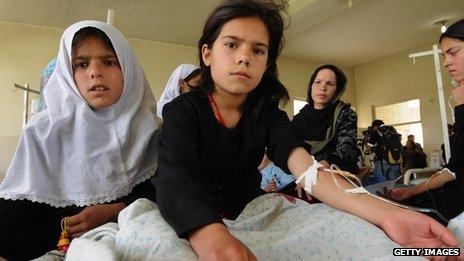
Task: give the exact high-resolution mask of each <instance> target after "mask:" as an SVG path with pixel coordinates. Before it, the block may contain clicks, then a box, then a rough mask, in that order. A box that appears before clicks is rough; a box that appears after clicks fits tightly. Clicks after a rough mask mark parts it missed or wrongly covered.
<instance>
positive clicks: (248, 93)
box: [198, 0, 289, 112]
mask: <svg viewBox="0 0 464 261" xmlns="http://www.w3.org/2000/svg"><path fill="white" fill-rule="evenodd" d="M286 6H287V3H286V2H285V1H281V2H279V3H277V1H260V2H259V3H258V2H257V1H250V0H237V1H225V2H223V3H222V4H221V5H219V6H218V7H217V8H216V9H215V10H214V11H213V12H212V13H211V14H210V16H209V17H208V19H207V20H206V23H205V26H204V28H203V34H202V36H201V38H200V40H199V42H198V50H199V58H200V68H201V71H202V75H203V80H202V83H201V84H200V87H201V88H202V89H203V90H205V91H206V92H207V93H210V94H214V93H215V92H218V91H219V92H221V93H228V94H231V95H234V96H236V97H241V98H246V102H245V103H246V104H250V105H252V106H253V107H254V109H255V110H254V112H258V110H256V109H259V108H260V107H261V106H262V104H264V103H265V102H268V101H271V102H277V103H278V102H280V101H281V100H284V101H286V100H288V98H289V96H288V92H287V90H286V89H285V87H284V85H283V84H282V83H281V82H280V80H279V79H278V73H277V57H278V56H279V54H280V51H281V49H282V41H283V29H284V21H283V19H282V16H281V15H280V12H281V11H284V10H285V8H286Z"/></svg>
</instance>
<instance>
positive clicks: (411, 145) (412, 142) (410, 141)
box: [406, 136, 416, 150]
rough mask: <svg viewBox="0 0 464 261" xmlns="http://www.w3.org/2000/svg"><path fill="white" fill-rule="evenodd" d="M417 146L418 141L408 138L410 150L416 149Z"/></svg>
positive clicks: (407, 142)
mask: <svg viewBox="0 0 464 261" xmlns="http://www.w3.org/2000/svg"><path fill="white" fill-rule="evenodd" d="M408 138H409V136H408ZM415 147H416V143H415V142H414V140H410V139H408V140H407V141H406V148H407V149H408V150H414V149H415Z"/></svg>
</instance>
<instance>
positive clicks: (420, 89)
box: [354, 43, 452, 158]
mask: <svg viewBox="0 0 464 261" xmlns="http://www.w3.org/2000/svg"><path fill="white" fill-rule="evenodd" d="M433 44H434V43H431V44H430V45H427V46H424V47H421V48H418V49H415V50H411V51H408V52H403V53H400V54H397V55H394V56H391V57H388V58H385V59H381V60H379V61H376V62H373V63H369V64H366V65H364V66H360V67H357V68H355V69H354V75H355V79H356V100H357V105H358V110H357V112H358V117H359V121H358V127H367V126H369V125H370V124H371V122H372V120H373V115H372V106H373V105H383V104H387V103H395V102H400V101H404V100H406V99H416V98H418V99H420V101H421V117H422V128H423V133H424V149H425V151H426V152H427V153H428V154H429V153H430V152H432V151H433V150H435V149H438V150H440V145H441V144H442V143H443V139H442V130H441V118H440V110H439V103H438V91H437V84H436V78H435V65H434V61H433V57H432V56H427V57H421V58H417V59H416V63H415V64H414V63H413V60H412V59H409V58H408V55H409V54H410V53H416V52H422V51H428V50H431V49H432V45H433ZM442 76H443V83H444V85H445V100H446V102H447V101H448V97H449V93H450V90H451V88H452V87H451V84H450V78H449V77H448V76H447V75H446V72H442ZM446 108H447V110H448V119H449V122H451V119H450V110H449V109H448V106H446ZM429 158H430V157H429Z"/></svg>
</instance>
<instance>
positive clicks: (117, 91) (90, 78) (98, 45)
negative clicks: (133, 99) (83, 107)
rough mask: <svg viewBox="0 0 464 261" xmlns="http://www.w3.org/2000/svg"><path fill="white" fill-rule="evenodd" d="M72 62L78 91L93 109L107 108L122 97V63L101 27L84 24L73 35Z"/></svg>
mask: <svg viewBox="0 0 464 261" xmlns="http://www.w3.org/2000/svg"><path fill="white" fill-rule="evenodd" d="M71 63H72V71H73V74H74V80H75V82H76V85H77V88H78V90H79V93H80V94H81V96H82V98H84V99H85V101H86V102H87V104H88V105H89V106H90V107H91V108H92V109H104V108H107V107H109V106H111V105H113V104H115V103H116V102H117V101H118V100H119V98H120V97H121V95H122V93H123V85H124V79H123V75H122V71H121V66H120V65H119V60H118V57H117V55H116V51H115V50H114V47H113V44H112V43H111V40H110V39H109V38H108V36H107V35H106V34H105V33H104V32H103V31H102V30H100V29H98V28H95V27H85V28H82V29H81V30H79V31H78V32H77V33H76V34H75V35H74V38H73V41H72V57H71Z"/></svg>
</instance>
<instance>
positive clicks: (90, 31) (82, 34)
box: [72, 26, 116, 54]
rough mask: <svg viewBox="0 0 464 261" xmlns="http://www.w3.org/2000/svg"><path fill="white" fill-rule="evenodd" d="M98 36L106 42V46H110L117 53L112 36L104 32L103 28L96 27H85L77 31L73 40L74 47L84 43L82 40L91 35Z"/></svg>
mask: <svg viewBox="0 0 464 261" xmlns="http://www.w3.org/2000/svg"><path fill="white" fill-rule="evenodd" d="M89 36H93V37H97V38H99V39H100V40H102V41H103V43H105V45H106V47H108V48H109V49H110V50H111V51H113V53H115V54H116V51H115V50H114V47H113V43H111V40H110V38H109V37H108V36H107V35H106V34H105V32H103V31H102V30H100V29H98V28H95V27H90V26H89V27H84V28H82V29H80V30H79V31H77V33H76V34H75V35H74V37H73V40H72V48H73V49H74V48H76V47H79V46H80V45H81V43H82V41H83V40H84V39H85V38H87V37H89Z"/></svg>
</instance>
